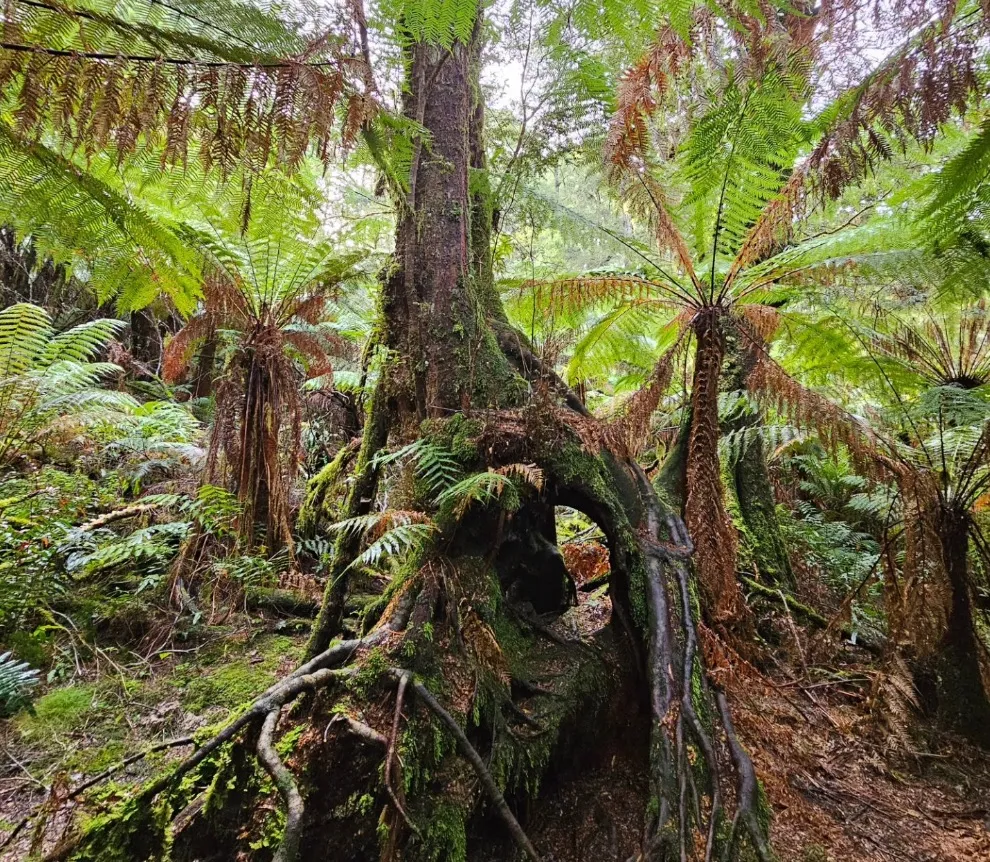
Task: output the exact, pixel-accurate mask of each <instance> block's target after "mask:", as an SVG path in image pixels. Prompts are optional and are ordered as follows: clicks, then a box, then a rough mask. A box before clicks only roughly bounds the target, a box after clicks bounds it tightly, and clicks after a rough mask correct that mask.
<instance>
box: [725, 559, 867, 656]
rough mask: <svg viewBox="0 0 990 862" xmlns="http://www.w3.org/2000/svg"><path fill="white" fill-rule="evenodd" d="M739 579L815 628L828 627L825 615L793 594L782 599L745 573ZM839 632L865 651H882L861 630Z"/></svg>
mask: <svg viewBox="0 0 990 862" xmlns="http://www.w3.org/2000/svg"><path fill="white" fill-rule="evenodd" d="M739 579H740V580H741V581H742V582H743V584H745V585H746V586H747V587H749V588H750V589H751V590H752V591H753V592H754V593H759V594H760V595H761V596H763V597H764V598H767V599H770V601H772V602H776V603H777V604H780V603H781V602H783V603H784V607H785V608H787V609H788V610H789V611H792V612H793V613H796V614H798V615H799V616H800V617H802V618H803V619H804V620H806V621H807V622H809V623H811V625H813V626H815V628H820V629H828V627H829V622H828V620H827V619H825V617H823V616H822V615H821V614H820V613H818V611H816V610H815V609H814V608H811V607H808V605H805V604H802V603H801V602H799V601H797V600H795V598H794V597H793V596H789V597H787V598H786V599H784V598H783V597H782V596H781V594H780V590H775V589H773V588H771V587H768V586H765V585H764V584H761V583H760V582H759V581H754V580H753V579H752V578H750V577H749V576H747V575H743V574H740V575H739ZM839 633H840V634H841V635H842V637H843V638H846V639H847V640H850V641H852V639H853V637H854V636H855V641H853V643H854V645H855V646H858V647H862V648H863V649H865V650H866V651H867V652H870V653H873V654H874V655H879V654H880V653H882V652H883V647H882V646H881V645H880V644H878V643H875V642H874V641H873V640H872V639H870V638H869V637H864V636H863V633H862V632H853V630H852V629H850V628H843V629H840V630H839Z"/></svg>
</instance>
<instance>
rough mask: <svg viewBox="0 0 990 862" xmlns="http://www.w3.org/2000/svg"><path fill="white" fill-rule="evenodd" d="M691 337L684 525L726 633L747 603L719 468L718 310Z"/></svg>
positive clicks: (721, 348) (699, 321) (707, 598)
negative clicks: (739, 576)
mask: <svg viewBox="0 0 990 862" xmlns="http://www.w3.org/2000/svg"><path fill="white" fill-rule="evenodd" d="M694 336H695V344H696V346H695V354H694V380H693V384H692V389H691V434H690V437H689V438H688V453H687V468H686V479H687V498H686V501H685V505H684V520H685V521H686V523H687V528H688V531H689V532H690V534H691V537H692V539H693V540H694V545H695V550H696V556H695V560H696V565H697V567H698V579H699V582H700V584H701V590H702V599H703V602H704V608H705V611H706V613H707V614H708V615H709V617H710V619H711V621H712V623H713V624H714V625H715V626H717V627H719V628H721V629H729V628H732V627H733V626H734V625H735V624H736V623H738V622H740V620H742V618H743V617H744V616H745V603H744V601H743V598H742V592H741V591H740V589H739V585H738V582H737V580H736V537H735V530H734V529H733V526H732V522H731V521H730V520H729V515H728V513H727V512H726V510H725V490H724V488H723V487H722V476H721V467H720V464H719V446H718V444H719V435H720V429H719V419H718V398H719V391H720V388H721V380H722V363H723V360H724V358H725V337H724V334H723V332H722V321H721V318H720V314H719V311H718V310H717V309H707V310H705V311H702V312H700V313H699V314H698V316H697V318H696V320H695V323H694Z"/></svg>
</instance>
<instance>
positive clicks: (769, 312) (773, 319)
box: [732, 303, 780, 345]
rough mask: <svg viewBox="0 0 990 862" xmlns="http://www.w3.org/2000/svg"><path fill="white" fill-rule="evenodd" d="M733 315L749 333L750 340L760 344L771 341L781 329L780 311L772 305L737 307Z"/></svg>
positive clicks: (752, 304) (749, 304) (743, 305)
mask: <svg viewBox="0 0 990 862" xmlns="http://www.w3.org/2000/svg"><path fill="white" fill-rule="evenodd" d="M732 314H733V316H734V317H735V318H737V319H738V320H740V321H741V322H742V324H743V325H744V326H745V327H746V329H747V330H748V331H749V336H750V338H749V339H747V340H753V341H756V342H757V343H758V344H761V345H762V344H766V343H767V342H769V341H771V340H772V339H773V337H774V335H775V334H776V332H777V330H778V329H779V328H780V311H778V310H777V309H776V308H774V307H773V306H771V305H760V304H758V303H748V304H742V305H735V306H733V308H732Z"/></svg>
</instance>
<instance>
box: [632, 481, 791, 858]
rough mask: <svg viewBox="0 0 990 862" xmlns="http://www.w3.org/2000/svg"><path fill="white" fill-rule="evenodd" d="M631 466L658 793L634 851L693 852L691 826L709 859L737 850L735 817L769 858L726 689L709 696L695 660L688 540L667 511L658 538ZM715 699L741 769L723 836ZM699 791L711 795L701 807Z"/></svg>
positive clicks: (656, 519)
mask: <svg viewBox="0 0 990 862" xmlns="http://www.w3.org/2000/svg"><path fill="white" fill-rule="evenodd" d="M635 471H636V475H637V478H638V480H639V484H640V487H641V489H642V493H643V498H644V503H645V505H646V508H647V512H646V519H645V522H646V523H645V525H646V532H645V534H642V535H640V537H639V541H640V547H641V548H642V552H643V557H644V560H645V564H646V572H647V598H648V600H649V608H650V635H649V660H648V676H649V682H650V692H651V697H650V703H651V714H652V730H651V746H650V748H651V775H652V782H653V788H654V795H655V798H656V800H657V805H656V807H655V815H654V816H653V817H651V818H648V822H647V825H646V834H645V836H644V841H643V848H644V849H643V853H642V856H641V857H640V858H643V859H654V858H656V859H667V858H674V857H675V856H676V857H678V858H680V859H688V858H693V855H694V847H695V844H696V842H695V840H694V838H693V836H692V834H691V832H692V830H693V829H695V830H697V832H698V833H699V834H700V835H702V836H703V837H704V842H705V851H704V859H705V862H710V860H712V859H713V858H715V856H716V854H717V855H718V856H719V857H720V858H722V859H732V858H735V855H736V854H737V852H738V844H739V838H740V831H739V830H737V828H736V824H737V823H742V824H743V825H744V827H745V830H746V835H747V837H748V838H749V840H750V843H751V845H752V847H753V849H754V850H755V852H756V853H757V856H758V857H759V859H760V862H770V860H771V859H772V856H771V855H770V852H769V850H768V849H767V839H766V835H765V832H766V830H765V827H764V826H762V825H761V824H760V822H759V819H758V817H757V816H756V805H757V803H758V802H759V789H758V784H757V780H756V773H755V771H754V769H753V764H752V761H751V760H750V758H749V755H748V754H747V753H746V751H745V750H744V749H743V748H742V746H741V745H739V742H738V740H737V739H736V736H735V732H734V730H733V727H732V723H731V716H730V713H729V708H728V704H727V702H726V700H725V695H724V694H723V693H722V692H721V691H715V692H714V697H713V693H712V691H711V688H710V686H709V684H708V682H707V680H706V678H705V676H704V674H703V672H702V670H701V668H700V667H699V666H698V663H697V654H698V636H697V630H696V627H695V623H694V616H695V614H696V613H697V607H696V602H695V601H694V600H693V599H692V594H691V583H690V576H689V573H688V569H687V566H688V561H689V560H690V557H691V554H692V553H693V551H694V548H693V545H692V543H691V541H690V538H689V536H688V534H687V530H686V528H685V527H684V525H683V523H682V522H681V520H680V519H679V518H677V517H674V516H668V517H667V519H666V525H667V529H668V531H669V534H670V538H671V539H672V541H673V543H674V544H673V545H672V546H671V545H664V544H663V543H662V542H661V541H660V532H661V515H662V513H661V511H660V507H659V503H658V501H657V500H656V497H655V495H653V494H652V488H651V487H650V486H649V482H648V480H647V478H646V476H645V474H644V473H643V472H642V471H641V470H640V469H638V468H636V470H635ZM673 596H676V597H677V599H678V601H679V604H680V607H679V608H675V607H672V606H671V604H670V601H669V600H670V598H671V597H673ZM677 620H679V622H680V625H679V626H677V623H676V621H677ZM675 626H677V628H679V631H678V630H677V628H675ZM678 668H680V672H679V673H678V670H677V669H678ZM713 700H714V704H713V703H712V702H713ZM713 705H717V707H718V714H719V717H720V719H721V730H722V732H723V734H724V737H725V741H726V744H727V746H728V748H729V751H730V754H731V758H732V762H733V764H734V767H735V771H736V774H737V775H738V777H739V786H738V789H737V792H736V810H735V814H734V817H733V821H732V828H731V829H730V830H729V834H728V836H727V837H726V836H723V835H721V834H720V831H719V826H720V824H721V822H722V818H723V808H724V803H723V794H722V790H721V787H720V776H721V773H722V769H721V766H720V763H719V757H718V745H717V743H716V739H715V733H714V730H713V729H711V727H710V724H709V726H706V722H709V723H710V721H711V713H712V712H714V710H713V709H712V706H713ZM699 707H700V708H704V710H705V713H706V717H705V719H704V720H703V719H702V717H701V716H700V715H699V713H698V709H699ZM689 740H690V741H693V742H694V744H695V745H696V746H697V747H698V749H700V752H701V758H700V760H698V761H697V762H692V758H691V757H690V756H689V752H688V743H689ZM699 791H701V792H704V793H705V795H707V797H708V799H709V805H708V807H707V814H706V813H704V811H705V809H704V806H703V805H702V803H701V800H700V798H699Z"/></svg>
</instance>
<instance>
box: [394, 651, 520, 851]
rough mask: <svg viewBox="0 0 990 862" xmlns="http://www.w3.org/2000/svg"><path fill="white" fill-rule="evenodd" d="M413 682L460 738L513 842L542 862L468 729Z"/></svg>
mask: <svg viewBox="0 0 990 862" xmlns="http://www.w3.org/2000/svg"><path fill="white" fill-rule="evenodd" d="M392 674H393V675H394V676H396V677H397V678H400V679H401V678H402V677H403V676H406V675H407V672H406V671H403V670H399V669H398V668H393V669H392ZM411 685H412V687H413V689H414V690H415V692H416V695H417V696H418V697H419V699H420V700H421V701H422V702H423V703H424V704H425V705H426V706H427V707H429V708H430V710H431V711H432V712H433V714H434V715H436V717H437V718H439V719H440V721H441V722H442V723H443V724H444V725H445V726H446V728H447V729H448V730H449V731H450V732H451V733H452V734H453V735H454V739H455V740H457V747H458V748H459V749H460V750H461V754H463V755H464V757H465V758H466V759H467V761H468V762H469V763H470V764H471V766H472V768H473V769H474V771H475V774H477V776H478V780H479V781H481V786H482V787H484V789H485V793H486V794H487V796H488V798H489V799H490V800H491V802H492V804H493V805H494V806H495V810H496V811H498V813H499V816H500V817H501V818H502V820H504V821H505V825H506V827H507V828H508V830H509V834H510V835H512V839H513V841H515V842H516V844H517V845H518V847H519V849H520V850H522V851H523V852H524V853H525V854H526V856H527V857H528V858H529V859H531V860H532V862H540V856H539V854H538V853H537V852H536V848H535V847H533V844H532V842H530V840H529V838H528V837H527V836H526V833H525V832H523V828H522V827H521V826H520V825H519V821H518V820H516V817H515V815H514V814H513V813H512V811H511V810H510V809H509V806H508V805H507V804H506V801H505V797H504V796H503V795H502V791H501V790H499V789H498V785H497V784H496V783H495V779H494V778H492V774H491V772H489V771H488V767H487V766H485V761H483V760H482V759H481V755H479V754H478V752H477V750H476V749H475V747H474V746H473V745H471V741H470V740H469V739H468V738H467V736H465V734H464V731H463V730H461V726H460V725H459V724H458V723H457V721H456V720H455V719H454V717H453V716H452V715H451V714H450V713H449V712H447V710H445V709H444V708H443V707H442V706H441V705H440V702H439V701H438V700H437V699H436V698H435V697H434V696H433V695H432V694H431V693H430V690H429V689H428V688H427V687H426V686H425V685H423V684H422V683H421V682H419V681H418V680H415V679H414V680H412V681H411Z"/></svg>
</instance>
